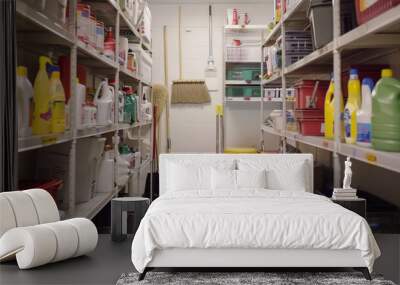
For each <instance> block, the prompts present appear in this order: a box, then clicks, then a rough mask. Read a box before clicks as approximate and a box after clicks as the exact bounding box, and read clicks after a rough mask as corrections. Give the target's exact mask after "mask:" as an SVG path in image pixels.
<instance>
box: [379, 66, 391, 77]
mask: <svg viewBox="0 0 400 285" xmlns="http://www.w3.org/2000/svg"><path fill="white" fill-rule="evenodd" d="M381 77H382V78H384V77H393V70H391V69H390V68H385V69H382V71H381Z"/></svg>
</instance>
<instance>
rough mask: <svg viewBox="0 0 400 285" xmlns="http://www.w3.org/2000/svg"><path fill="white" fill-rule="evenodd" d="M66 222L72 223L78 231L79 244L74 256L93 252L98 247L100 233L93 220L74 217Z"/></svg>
mask: <svg viewBox="0 0 400 285" xmlns="http://www.w3.org/2000/svg"><path fill="white" fill-rule="evenodd" d="M65 222H66V223H69V224H71V225H72V226H73V227H74V228H75V229H76V232H77V233H78V239H79V244H78V249H77V251H76V253H75V255H74V257H76V256H80V255H83V254H86V253H88V252H91V251H92V250H94V249H95V248H96V246H97V240H98V234H97V229H96V226H95V225H94V224H93V223H92V221H90V220H88V219H84V218H74V219H70V220H66V221H65Z"/></svg>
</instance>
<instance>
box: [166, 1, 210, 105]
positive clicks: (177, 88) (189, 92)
mask: <svg viewBox="0 0 400 285" xmlns="http://www.w3.org/2000/svg"><path fill="white" fill-rule="evenodd" d="M178 21H179V24H178V26H179V32H178V35H179V80H174V81H172V94H171V104H204V103H209V102H210V101H211V98H210V94H209V93H208V88H207V85H206V82H205V80H183V79H182V39H181V7H180V6H179V16H178Z"/></svg>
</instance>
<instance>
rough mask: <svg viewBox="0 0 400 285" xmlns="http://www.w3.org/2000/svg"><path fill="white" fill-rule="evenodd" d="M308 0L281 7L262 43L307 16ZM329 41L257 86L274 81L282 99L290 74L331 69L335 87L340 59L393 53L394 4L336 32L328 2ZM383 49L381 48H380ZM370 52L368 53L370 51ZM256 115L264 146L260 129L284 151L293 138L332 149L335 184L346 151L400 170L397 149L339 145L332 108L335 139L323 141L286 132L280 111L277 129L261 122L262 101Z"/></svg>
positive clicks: (396, 44)
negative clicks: (277, 139) (278, 141)
mask: <svg viewBox="0 0 400 285" xmlns="http://www.w3.org/2000/svg"><path fill="white" fill-rule="evenodd" d="M309 2H310V0H298V2H297V3H296V4H295V5H294V6H293V8H291V9H290V10H289V11H287V12H286V13H285V14H284V15H283V17H282V18H281V20H280V22H279V23H277V24H276V26H275V27H274V28H273V29H272V30H271V31H270V32H269V33H268V34H267V35H266V37H264V41H263V47H265V46H270V45H272V44H273V43H274V42H275V41H276V39H277V38H279V37H282V38H283V40H282V42H283V43H284V42H285V40H284V37H285V29H286V28H287V27H289V26H290V25H291V24H292V23H293V22H297V23H298V22H299V21H300V22H303V23H306V22H307V21H308V18H307V15H306V9H307V7H308V5H309ZM333 19H334V23H333V34H334V37H333V41H332V42H330V43H328V44H327V45H325V46H324V47H322V48H320V49H318V50H315V51H314V52H312V53H311V54H309V55H307V56H306V57H304V58H303V59H301V60H299V61H297V62H295V63H294V64H291V65H289V66H287V67H284V68H283V69H282V70H281V71H279V72H277V73H275V74H274V75H273V76H271V77H270V78H268V79H265V80H262V85H263V86H268V85H270V84H276V83H280V84H281V86H282V92H283V95H282V98H286V88H287V87H289V85H290V82H292V81H293V80H294V79H299V78H302V79H307V78H316V76H320V75H321V74H323V76H325V77H326V78H328V76H329V75H328V74H329V73H330V72H331V71H332V70H333V71H334V73H333V74H334V80H335V85H336V86H341V67H342V66H343V65H344V62H345V63H347V62H350V63H351V64H353V63H356V64H358V63H363V62H368V60H369V58H370V55H371V53H374V51H375V49H378V48H379V49H380V50H381V52H380V53H378V56H377V55H374V56H375V58H376V57H379V56H381V57H383V56H385V55H387V54H389V53H393V49H395V51H394V52H398V51H399V48H400V6H396V7H394V8H392V9H390V10H388V11H386V12H385V13H383V14H381V15H379V16H377V17H376V18H374V19H372V20H370V21H368V22H367V23H365V24H362V25H360V26H358V27H356V28H354V29H353V30H351V31H349V32H347V33H345V34H343V35H341V27H340V1H333ZM382 50H383V52H382ZM371 51H372V52H371ZM282 66H285V45H284V44H283V46H282ZM339 96H340V88H336V90H335V110H339V109H340V107H339V99H338V98H339ZM285 101H286V100H283V102H284V103H283V104H282V105H283V106H282V109H283V114H286V102H285ZM260 112H261V115H260V119H261V122H260V123H261V142H260V145H261V146H263V145H264V134H265V133H268V134H272V135H276V136H279V137H280V138H281V151H283V152H285V151H286V145H287V144H290V145H292V146H298V144H299V143H302V144H306V145H310V146H313V147H316V148H319V149H324V150H328V151H330V152H332V158H333V165H334V185H335V187H338V186H339V184H340V175H341V169H340V164H339V156H338V155H344V156H350V157H352V158H354V159H356V160H359V161H363V162H366V163H369V164H371V165H375V166H378V167H381V168H385V169H388V170H391V171H394V172H400V153H390V152H383V151H377V150H374V149H371V148H368V147H363V146H359V145H351V144H345V143H343V142H342V139H341V137H340V136H339V135H338V134H340V133H341V132H340V129H341V126H340V112H335V134H337V135H335V138H334V140H327V139H325V138H324V137H314V136H303V135H301V134H299V133H294V132H291V131H288V130H287V128H286V116H283V129H282V130H281V131H277V130H275V129H273V128H272V127H269V126H266V125H264V124H263V120H264V114H263V104H262V103H261V104H260Z"/></svg>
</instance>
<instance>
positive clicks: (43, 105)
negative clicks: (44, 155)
mask: <svg viewBox="0 0 400 285" xmlns="http://www.w3.org/2000/svg"><path fill="white" fill-rule="evenodd" d="M48 64H51V60H50V58H48V57H47V56H40V57H39V71H38V73H37V75H36V78H35V82H34V84H33V102H34V109H33V120H32V133H33V134H35V135H45V134H48V133H50V130H51V128H50V127H51V106H50V100H51V98H50V93H49V86H50V80H49V76H48V75H47V65H48Z"/></svg>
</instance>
